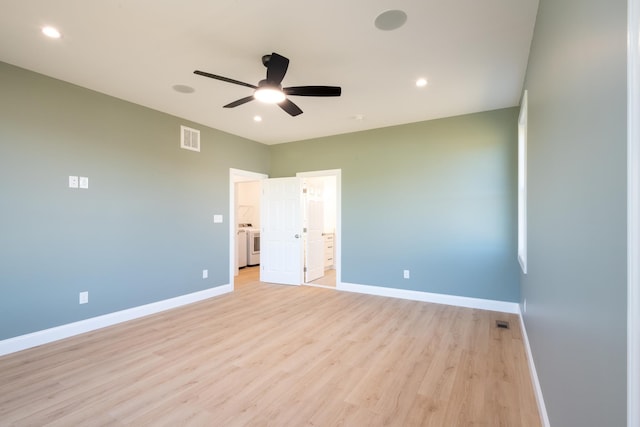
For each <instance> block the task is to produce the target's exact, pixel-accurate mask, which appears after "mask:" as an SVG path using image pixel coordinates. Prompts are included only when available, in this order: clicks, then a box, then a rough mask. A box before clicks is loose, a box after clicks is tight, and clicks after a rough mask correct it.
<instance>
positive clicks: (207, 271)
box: [202, 270, 209, 279]
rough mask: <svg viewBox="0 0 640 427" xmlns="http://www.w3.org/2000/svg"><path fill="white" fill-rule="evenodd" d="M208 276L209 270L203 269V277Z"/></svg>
mask: <svg viewBox="0 0 640 427" xmlns="http://www.w3.org/2000/svg"><path fill="white" fill-rule="evenodd" d="M207 277H209V270H202V278H203V279H206V278H207Z"/></svg>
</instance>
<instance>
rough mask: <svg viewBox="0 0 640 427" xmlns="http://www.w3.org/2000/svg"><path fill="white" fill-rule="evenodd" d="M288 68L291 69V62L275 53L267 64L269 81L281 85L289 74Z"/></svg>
mask: <svg viewBox="0 0 640 427" xmlns="http://www.w3.org/2000/svg"><path fill="white" fill-rule="evenodd" d="M287 68H289V60H288V59H287V58H285V57H284V56H282V55H278V54H277V53H275V52H273V53H272V54H271V57H270V58H269V63H268V64H267V81H268V82H271V83H275V84H277V85H279V84H280V83H281V82H282V79H284V75H285V74H287Z"/></svg>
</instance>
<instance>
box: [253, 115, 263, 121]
mask: <svg viewBox="0 0 640 427" xmlns="http://www.w3.org/2000/svg"><path fill="white" fill-rule="evenodd" d="M253 121H254V122H261V121H262V117H260V116H253Z"/></svg>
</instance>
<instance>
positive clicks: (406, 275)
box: [402, 270, 411, 279]
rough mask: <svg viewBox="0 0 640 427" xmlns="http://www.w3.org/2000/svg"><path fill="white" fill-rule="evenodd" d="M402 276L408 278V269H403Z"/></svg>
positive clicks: (409, 274) (409, 275)
mask: <svg viewBox="0 0 640 427" xmlns="http://www.w3.org/2000/svg"><path fill="white" fill-rule="evenodd" d="M402 277H404V278H405V279H409V278H410V277H411V273H410V272H409V270H404V272H403V273H402Z"/></svg>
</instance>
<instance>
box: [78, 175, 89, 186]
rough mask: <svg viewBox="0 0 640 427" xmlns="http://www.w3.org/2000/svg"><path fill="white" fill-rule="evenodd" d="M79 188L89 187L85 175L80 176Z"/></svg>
mask: <svg viewBox="0 0 640 427" xmlns="http://www.w3.org/2000/svg"><path fill="white" fill-rule="evenodd" d="M80 188H82V189H87V188H89V178H87V177H86V176H81V177H80Z"/></svg>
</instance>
